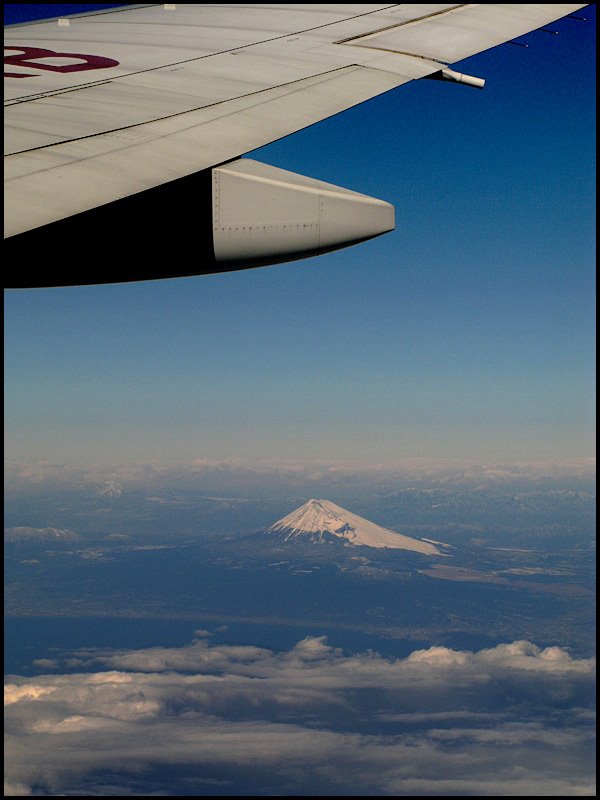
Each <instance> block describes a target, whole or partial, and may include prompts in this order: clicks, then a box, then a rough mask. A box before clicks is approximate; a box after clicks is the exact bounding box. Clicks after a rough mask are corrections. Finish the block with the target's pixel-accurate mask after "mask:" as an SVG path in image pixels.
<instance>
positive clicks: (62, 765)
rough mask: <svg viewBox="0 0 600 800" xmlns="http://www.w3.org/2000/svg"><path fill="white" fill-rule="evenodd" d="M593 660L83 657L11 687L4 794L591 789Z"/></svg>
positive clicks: (148, 652) (197, 647)
mask: <svg viewBox="0 0 600 800" xmlns="http://www.w3.org/2000/svg"><path fill="white" fill-rule="evenodd" d="M202 633H203V634H204V633H206V632H202ZM594 667H595V664H594V662H593V661H592V660H589V659H573V658H572V657H571V656H570V655H569V654H568V653H567V652H566V651H565V650H563V649H561V648H557V647H551V648H546V649H540V648H538V647H536V646H535V645H533V644H531V643H530V642H525V641H519V642H513V643H512V644H503V645H499V646H497V647H495V648H492V649H487V650H481V651H479V652H467V651H457V650H449V649H447V648H444V647H432V648H430V649H428V650H419V651H415V652H413V653H412V654H411V655H410V656H408V657H407V658H404V659H388V658H384V657H382V656H380V655H378V654H377V653H373V652H366V653H360V654H346V653H344V652H342V651H341V650H339V649H337V648H333V647H331V646H329V645H328V643H327V640H326V638H325V637H309V638H306V639H304V640H302V641H301V642H299V643H298V644H297V645H296V646H295V647H294V648H292V649H291V650H289V651H284V652H274V651H271V650H267V649H264V648H259V647H252V646H231V645H227V646H226V645H211V644H209V642H208V640H207V639H198V640H196V641H194V642H193V643H192V644H191V645H190V646H188V647H183V648H162V647H156V648H149V649H144V650H137V651H125V650H123V651H94V652H90V651H85V652H84V651H81V652H79V653H76V654H72V655H71V657H70V658H69V659H67V660H66V661H65V662H64V664H63V667H62V668H63V669H66V668H68V669H70V670H77V671H75V672H69V673H67V672H63V674H57V675H43V676H39V677H36V678H21V677H15V676H11V677H10V678H9V680H8V683H7V686H6V690H5V705H6V727H7V731H8V744H7V750H6V756H7V757H6V764H7V775H6V779H7V782H8V791H7V793H8V794H11V795H26V794H38V795H39V794H42V795H44V794H46V795H51V794H56V793H61V794H79V795H95V794H100V795H104V796H106V795H112V794H115V795H116V794H125V795H144V794H146V795H148V794H158V795H163V796H185V795H188V796H189V795H195V796H203V795H207V796H209V795H217V796H219V795H221V796H239V795H244V794H245V795H250V796H258V795H279V796H285V795H305V796H308V795H319V794H325V795H371V796H381V795H412V796H419V795H421V796H431V795H505V796H510V795H540V794H541V795H589V794H593V792H594V787H593V783H592V781H593V763H592V760H593V752H594V749H593V739H592V736H593V734H592V730H593V729H592V726H593V714H592V712H591V710H590V704H591V699H592V696H593V680H594ZM90 670H95V671H90Z"/></svg>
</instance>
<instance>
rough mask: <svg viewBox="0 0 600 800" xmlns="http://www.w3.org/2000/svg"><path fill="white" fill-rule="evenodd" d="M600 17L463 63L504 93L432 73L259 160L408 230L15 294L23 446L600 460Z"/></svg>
mask: <svg viewBox="0 0 600 800" xmlns="http://www.w3.org/2000/svg"><path fill="white" fill-rule="evenodd" d="M89 7H90V8H92V7H93V6H89ZM94 7H95V6H94ZM29 8H31V7H29ZM51 8H52V9H53V13H64V10H62V11H61V10H59V11H54V9H55V8H56V9H64V7H61V6H54V7H51ZM70 8H71V9H72V10H73V9H75V10H81V9H85V8H87V7H85V6H77V7H75V6H70ZM594 9H595V7H592V8H590V9H588V10H586V12H585V15H586V16H588V17H589V18H590V21H589V22H586V23H583V22H576V21H573V20H562V21H559V22H557V23H555V25H553V26H551V27H552V28H553V29H555V30H558V31H559V32H560V33H559V35H558V36H552V35H549V34H547V33H543V32H535V33H532V34H530V35H528V36H527V37H523V39H521V40H520V41H522V42H526V43H528V44H529V47H528V48H527V49H525V48H521V47H515V46H511V45H503V46H501V47H498V48H495V49H493V50H491V51H488V52H487V53H483V54H480V55H478V56H475V57H473V58H471V59H468V60H467V61H464V62H461V69H462V71H465V72H469V73H471V74H474V75H477V76H481V77H485V78H486V79H487V83H486V87H485V89H484V90H483V91H477V90H473V89H468V88H466V87H462V86H455V85H451V84H446V83H441V82H435V81H417V82H413V83H411V84H408V85H407V86H404V87H400V88H399V89H398V90H396V91H394V92H392V93H389V94H386V95H384V96H382V97H380V98H376V99H375V100H373V101H371V102H369V103H366V104H363V105H362V106H359V107H358V108H356V109H352V110H350V111H347V112H345V113H344V114H341V115H338V116H337V117H335V118H332V119H330V120H326V121H324V122H323V123H320V124H319V125H316V126H313V127H312V128H309V129H307V130H305V131H301V132H299V133H297V134H295V135H293V136H290V137H287V138H286V139H284V140H281V141H280V142H277V143H274V144H272V145H269V146H268V147H264V148H262V149H261V150H260V151H256V152H255V153H254V154H253V157H256V158H258V159H259V160H262V161H265V162H266V163H269V164H273V165H275V166H278V167H283V168H285V169H290V170H293V171H297V172H301V173H304V174H307V175H310V176H311V177H315V178H319V179H322V180H325V181H330V182H332V183H337V184H339V185H341V186H346V187H348V188H351V189H355V190H357V191H361V192H364V193H366V194H372V195H374V196H376V197H381V198H383V199H385V200H388V201H390V202H392V203H393V204H394V205H395V207H396V230H395V231H394V232H393V233H391V234H388V235H386V236H383V237H380V238H378V239H375V240H373V241H371V242H368V243H365V244H363V245H359V246H357V247H354V248H351V249H348V250H343V251H340V252H338V253H333V254H330V255H327V256H322V257H320V258H316V259H310V260H306V261H299V262H294V263H289V264H283V265H278V266H273V267H269V268H262V269H257V270H248V271H243V272H234V273H229V274H223V275H212V276H202V277H197V278H186V279H178V280H168V281H152V282H146V283H137V284H124V285H109V286H94V287H73V288H59V289H41V290H19V291H7V292H5V325H6V331H5V364H6V367H5V380H6V394H5V419H6V456H7V458H9V459H11V460H25V461H28V460H51V461H60V462H71V463H73V462H85V461H88V462H89V461H101V462H106V463H116V462H123V461H140V460H150V459H159V460H166V461H186V460H191V459H195V458H209V459H221V458H231V457H240V458H244V459H250V460H252V459H264V458H277V459H300V460H311V459H315V460H318V459H325V460H331V461H338V460H339V461H342V460H360V461H365V462H367V463H375V462H377V463H379V462H391V461H398V460H402V459H404V458H413V457H423V458H431V459H434V458H436V459H437V458H448V459H469V460H475V461H482V462H494V461H507V460H540V459H549V460H553V461H561V460H567V459H573V458H580V457H589V456H591V455H592V454H593V448H594V430H593V414H594V377H593V367H594V324H595V323H594V292H595V286H594V270H595V254H594V246H595V227H594V226H595V223H594V219H595V185H594V176H595V106H594V104H595V27H594V26H595V10H594ZM186 252H187V251H186ZM182 256H183V253H182ZM45 257H46V258H48V259H52V257H53V255H52V254H46V256H45ZM90 257H93V243H91V245H90Z"/></svg>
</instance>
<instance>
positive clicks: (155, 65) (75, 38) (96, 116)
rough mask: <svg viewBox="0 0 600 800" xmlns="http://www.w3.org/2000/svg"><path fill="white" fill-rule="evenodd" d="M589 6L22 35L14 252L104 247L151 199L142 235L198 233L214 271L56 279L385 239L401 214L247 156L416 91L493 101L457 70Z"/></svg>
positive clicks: (72, 25) (287, 11)
mask: <svg viewBox="0 0 600 800" xmlns="http://www.w3.org/2000/svg"><path fill="white" fill-rule="evenodd" d="M584 5H585V4H584ZM584 5H579V4H562V3H551V4H529V3H525V4H488V3H486V4H460V5H452V4H422V3H417V4H402V5H371V4H369V5H367V4H348V5H344V4H331V5H327V4H325V5H321V4H306V5H296V4H283V5H275V4H272V5H252V4H244V5H228V4H219V5H196V4H164V5H162V4H157V5H133V6H127V7H124V8H118V9H111V10H106V11H100V12H94V13H86V14H81V15H74V16H70V17H68V18H65V19H50V20H44V21H41V22H34V23H26V24H18V25H12V26H8V27H7V28H6V29H5V45H4V47H5V58H4V61H5V73H4V76H5V77H4V91H5V112H4V133H5V136H4V147H5V158H4V180H5V237H16V239H17V240H18V241H19V242H25V241H30V242H35V241H37V242H39V241H43V239H40V236H42V235H44V236H50V237H52V236H54V237H59V238H62V237H64V236H65V235H70V234H71V232H72V230H73V228H72V227H71V228H67V227H66V221H68V220H69V219H71V218H75V219H76V220H77V223H78V224H81V225H83V226H84V229H86V228H85V226H86V225H87V226H88V227H87V230H88V231H95V232H96V234H97V233H98V224H101V223H103V222H105V221H106V220H107V219H110V217H107V216H102V214H105V215H106V214H108V213H110V211H111V210H112V212H113V217H112V219H114V218H115V212H116V214H117V215H118V216H122V215H123V214H124V213H128V212H129V210H130V209H131V205H130V204H129V205H127V204H125V205H122V204H121V205H119V203H120V202H121V203H122V201H124V200H126V199H127V198H132V197H136V198H138V199H140V198H143V197H146V196H149V197H151V198H152V202H151V203H146V206H145V213H146V212H148V214H151V216H150V217H144V219H146V221H147V229H146V231H144V232H142V231H140V232H139V234H138V235H142V233H144V234H147V233H148V232H149V231H152V232H153V233H154V234H155V236H156V237H157V238H159V237H160V235H161V233H162V235H163V236H169V235H170V233H169V232H170V231H172V230H173V228H172V225H173V224H175V223H176V222H177V220H179V221H180V222H179V224H182V223H181V219H182V218H183V224H184V225H185V226H189V225H190V224H191V225H193V224H194V220H195V225H196V228H197V235H198V238H200V234H201V235H202V237H208V238H210V239H211V242H210V246H208V245H207V248H208V249H207V250H206V252H205V251H204V250H203V249H202V248H203V247H204V245H202V246H201V247H200V252H201V254H202V258H199V259H198V260H199V261H201V260H202V259H204V261H203V263H204V262H206V263H205V264H204V267H203V264H198V265H191V264H188V265H187V268H186V270H185V271H182V270H181V269H180V270H179V272H173V270H170V271H169V269H166V268H165V267H164V265H163V267H162V272H161V269H159V268H158V267H157V268H156V271H155V273H153V274H146V273H147V270H146V273H144V272H143V270H141V268H140V270H137V271H136V270H132V269H131V268H130V269H129V270H124V271H123V270H122V271H121V272H119V273H118V274H115V275H109V276H108V278H107V276H106V275H105V274H104V273H98V275H96V274H94V275H90V276H88V279H85V278H83V279H82V276H81V275H79V276H78V279H77V280H76V281H72V276H71V277H69V276H63V277H60V276H58V275H57V276H56V279H55V280H54V281H53V280H52V278H51V277H48V278H47V280H46V283H51V282H56V283H60V282H62V283H65V282H67V283H68V282H96V280H106V279H108V280H132V279H136V278H139V277H158V276H161V275H171V274H195V273H199V272H215V271H219V270H220V269H230V268H239V267H240V266H255V265H257V264H261V263H273V262H275V261H283V260H286V259H290V258H298V257H302V256H304V255H312V254H314V253H316V252H322V251H325V250H329V249H335V248H336V247H340V246H344V245H345V244H348V243H353V242H356V241H361V240H363V239H366V238H369V237H370V236H374V235H378V234H379V233H381V232H383V231H385V230H390V229H391V228H393V225H394V222H393V209H392V208H391V206H389V204H387V203H384V202H383V201H379V200H375V199H374V198H368V197H365V196H364V195H359V194H357V193H355V192H350V191H348V190H345V189H340V188H339V187H335V186H331V185H329V184H324V183H322V182H320V181H315V180H312V179H309V178H305V177H303V176H297V175H293V174H292V173H289V172H286V171H284V170H275V169H274V168H272V167H268V166H266V165H262V164H259V163H258V162H255V161H251V160H249V159H242V160H239V157H240V156H242V155H243V154H245V153H247V152H249V151H251V150H253V149H256V148H258V147H261V146H262V145H265V144H268V143H269V142H272V141H274V140H276V139H278V138H281V137H283V136H286V135H288V134H290V133H293V132H294V131H297V130H300V129H301V128H305V127H306V126H309V125H312V124H314V123H316V122H318V121H319V120H322V119H325V118H326V117H329V116H332V115H333V114H336V113H338V112H340V111H343V110H344V109H347V108H349V107H351V106H354V105H356V104H358V103H362V102H363V101H365V100H368V99H369V98H372V97H374V96H376V95H378V94H380V93H382V92H386V91H388V90H390V89H393V88H395V87H397V86H400V85H401V84H403V83H406V82H408V81H411V80H415V79H418V78H423V77H428V76H429V77H431V76H434V77H439V78H447V79H454V80H459V81H463V82H466V83H469V82H470V83H472V84H473V85H482V83H483V82H482V81H479V82H478V80H477V79H471V78H469V76H461V75H459V74H458V73H455V72H453V71H452V70H450V69H448V65H450V64H452V63H454V62H456V61H459V60H461V59H463V58H466V57H467V56H471V55H473V54H475V53H478V52H481V51H482V50H486V49H488V48H490V47H494V46H495V45H498V44H501V43H502V42H506V41H508V40H510V39H513V38H514V37H517V36H520V35H523V34H525V33H528V32H529V31H532V30H535V29H536V28H539V27H541V26H544V25H546V24H548V23H549V22H551V21H553V20H555V19H558V18H560V17H563V16H565V15H567V14H570V13H573V12H574V11H576V10H578V9H580V8H582V7H584ZM160 187H162V188H160ZM165 187H167V188H165ZM159 188H160V191H159V193H156V192H157V191H158V190H159ZM152 192H155V193H154V194H152ZM178 196H179V197H180V198H183V197H185V201H184V202H182V201H181V199H180V200H179V201H178ZM191 197H194V198H196V215H194V214H193V212H192V211H191V210H190V208H189V202H190V198H191ZM178 203H179V205H178ZM157 204H158V205H160V206H161V207H162V209H163V211H164V210H165V209H166V208H168V209H171V212H165V214H158V213H157V212H156V205H157ZM183 206H185V211H182V208H183ZM150 208H154V209H155V210H154V213H153V214H152V213H151V211H149V209H150ZM173 208H178V209H179V211H178V212H177V214H175V213H174V212H173V211H172V209H173ZM94 209H95V210H96V211H95V212H93V213H91V212H92V210H94ZM99 214H100V216H98V215H99ZM207 220H208V221H207ZM61 221H62V223H61ZM161 227H163V230H162V232H161V230H160V228H161ZM111 230H112V227H111ZM27 232H29V234H31V233H32V232H37V234H38V237H37V239H35V238H32V237H31V236H29V239H26V238H25V237H26V236H27V235H28V234H27ZM105 235H106V232H105ZM203 240H204V239H203ZM208 250H210V252H208ZM209 262H210V263H209ZM17 285H18V284H17ZM21 285H23V284H21Z"/></svg>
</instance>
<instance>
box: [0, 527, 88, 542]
mask: <svg viewBox="0 0 600 800" xmlns="http://www.w3.org/2000/svg"><path fill="white" fill-rule="evenodd" d="M81 538H82V537H81V536H80V535H79V534H78V533H74V532H73V531H69V530H66V529H62V528H31V527H28V526H23V527H17V528H4V541H5V542H13V543H15V542H16V543H22V544H35V543H36V542H40V543H44V544H48V543H52V542H54V543H61V542H79V541H81Z"/></svg>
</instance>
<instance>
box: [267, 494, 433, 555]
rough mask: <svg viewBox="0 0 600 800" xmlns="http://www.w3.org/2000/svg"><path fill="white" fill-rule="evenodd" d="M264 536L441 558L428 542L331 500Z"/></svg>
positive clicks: (315, 503) (306, 508) (300, 511)
mask: <svg viewBox="0 0 600 800" xmlns="http://www.w3.org/2000/svg"><path fill="white" fill-rule="evenodd" d="M267 533H274V534H282V535H283V536H284V538H285V541H290V540H293V539H296V538H304V539H309V540H312V541H317V542H318V541H323V540H324V539H326V538H327V537H328V536H336V537H338V538H340V539H345V540H346V542H348V544H353V545H357V546H362V547H390V548H395V549H398V550H412V551H414V552H416V553H423V554H424V555H428V556H439V555H442V553H441V552H440V550H438V548H437V547H435V546H434V545H433V544H432V543H431V542H426V541H422V540H420V539H413V538H412V537H410V536H404V535H403V534H401V533H396V532H395V531H391V530H389V529H388V528H382V527H381V526H380V525H376V524H375V523H374V522H369V520H368V519H365V518H364V517H359V516H358V514H353V513H352V512H351V511H347V510H346V509H345V508H342V507H341V506H338V505H336V504H335V503H332V502H331V501H330V500H309V501H308V502H306V503H304V505H302V506H300V508H297V509H296V510H295V511H292V513H291V514H288V515H287V516H285V517H282V519H280V520H278V521H277V522H275V523H274V524H273V525H271V527H270V528H268V530H267Z"/></svg>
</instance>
